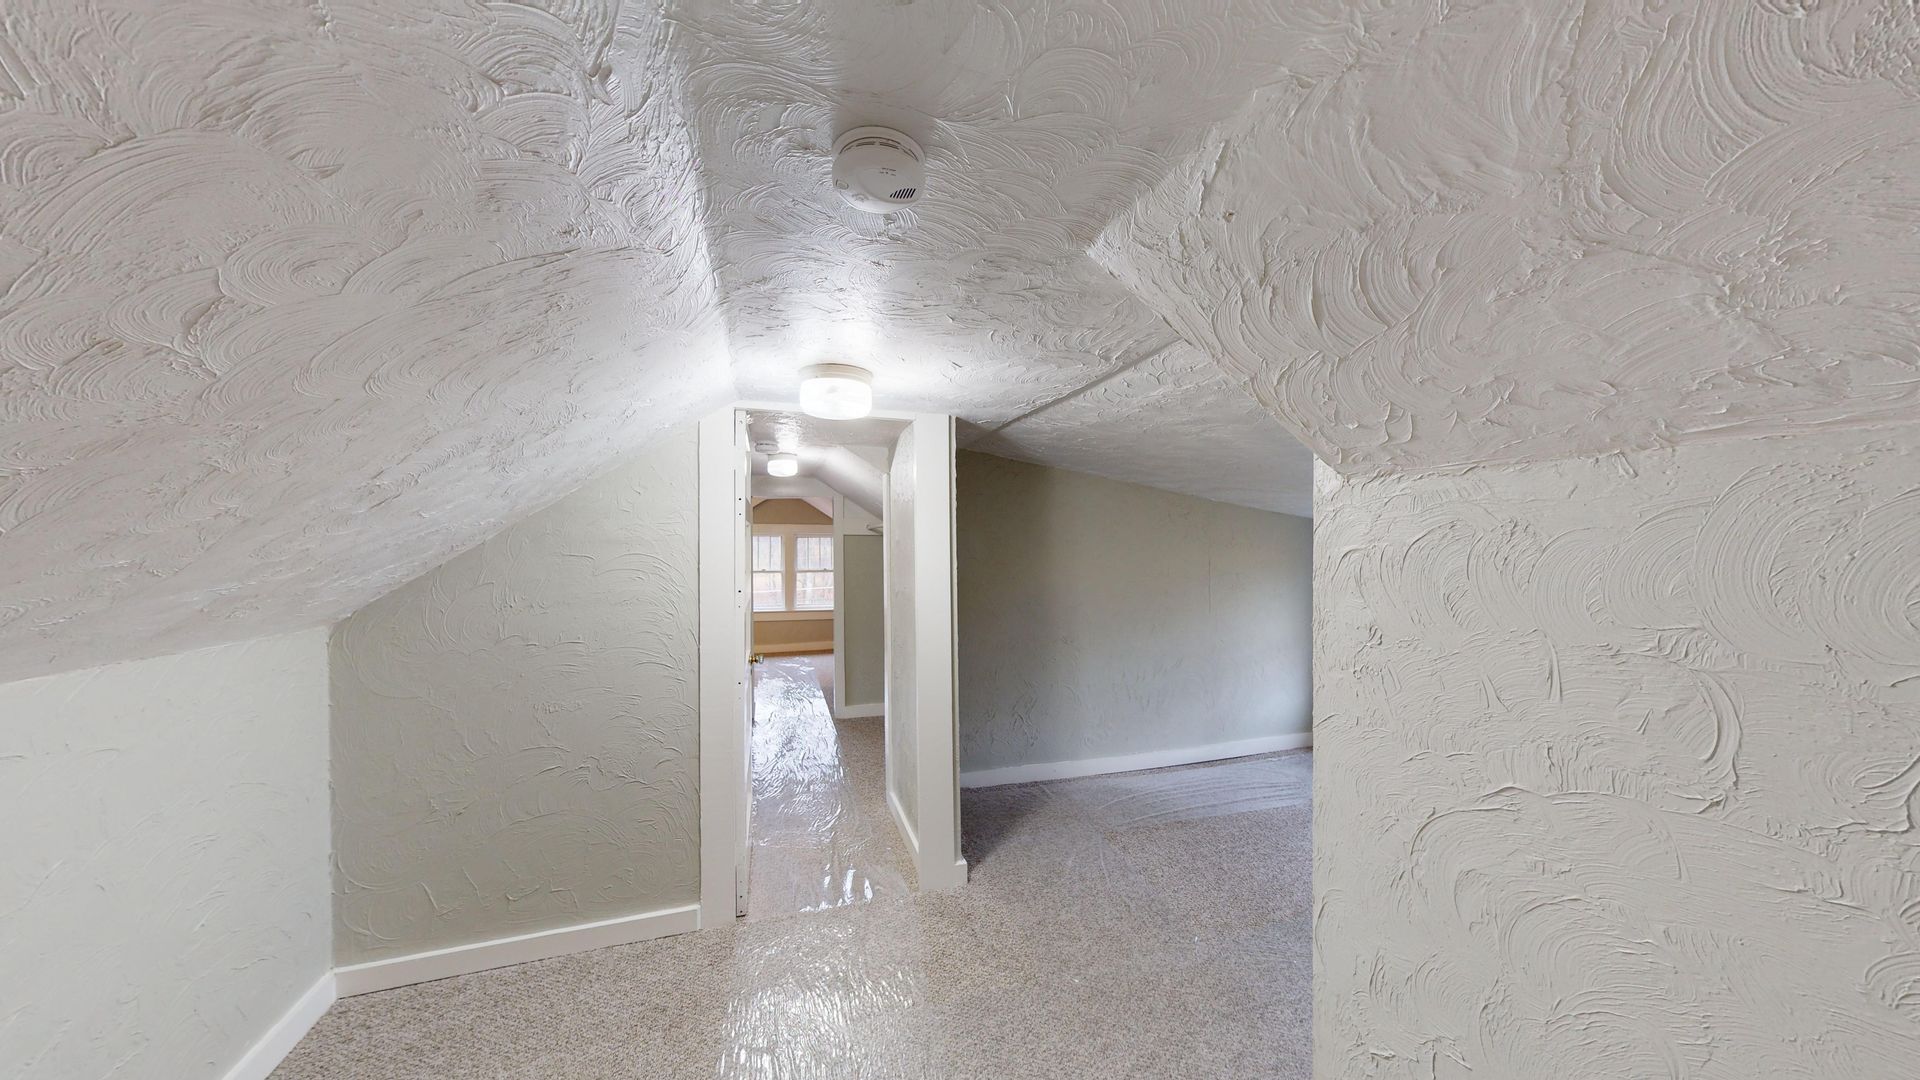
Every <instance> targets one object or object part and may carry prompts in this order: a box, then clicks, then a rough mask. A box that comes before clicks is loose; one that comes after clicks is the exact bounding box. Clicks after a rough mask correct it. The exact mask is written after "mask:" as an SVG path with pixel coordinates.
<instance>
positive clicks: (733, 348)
mask: <svg viewBox="0 0 1920 1080" xmlns="http://www.w3.org/2000/svg"><path fill="white" fill-rule="evenodd" d="M163 7H164V9H165V10H164V13H162V12H161V10H160V9H161V8H163ZM4 18H5V25H4V30H5V32H4V33H3V34H0V679H4V678H13V677H20V676H24V675H32V674H40V673H44V672H48V671H53V670H60V669H65V668H72V667H79V666H84V665H87V664H93V663H100V662H104V661H108V660H115V659H125V658H130V657H134V656H143V655H155V654H159V653H164V652H170V651H175V650H178V649H182V648H188V647H192V646H196V645H203V644H211V643H214V642H217V641H224V640H232V639H236V638H242V637H247V636H252V635H256V634H261V633H268V632H273V631H277V630H281V629H291V628H293V627H296V626H302V625H310V624H312V623H315V622H320V621H324V620H326V619H330V618H333V617H337V616H339V615H342V614H344V613H346V612H348V611H350V610H352V609H353V608H355V607H357V606H359V605H360V604H361V603H363V602H365V601H366V600H368V599H370V598H372V597H373V596H376V595H378V594H380V593H381V592H383V591H385V590H386V589H388V588H390V587H392V586H393V585H395V584H397V583H399V582H401V581H403V580H406V579H407V578H409V577H411V576H413V575H415V574H417V573H419V572H420V571H422V570H424V569H426V568H427V567H429V566H431V565H433V564H435V563H437V562H438V561H440V560H442V559H444V558H445V557H446V556H447V555H449V554H451V553H453V552H455V551H457V550H459V549H461V548H464V547H466V546H469V545H471V544H473V543H475V542H477V541H479V540H480V539H483V538H484V537H485V536H487V535H489V534H490V533H491V532H492V531H494V530H495V529H497V528H498V527H499V526H500V525H501V524H503V523H505V522H506V521H509V520H513V519H515V518H517V517H519V516H522V515H524V514H525V513H527V512H529V511H530V510H532V509H534V508H536V507H538V506H540V505H543V504H544V503H546V502H548V501H550V500H551V499H553V498H555V497H557V496H559V495H561V494H564V493H565V492H566V491H567V490H569V489H570V488H572V487H573V486H574V485H575V484H576V483H578V482H579V481H580V480H582V479H583V478H585V477H586V476H588V475H590V474H591V473H593V472H594V471H596V470H597V469H599V468H601V467H603V466H604V465H606V464H607V463H608V462H609V461H610V460H611V459H612V458H614V457H615V456H617V455H618V454H619V453H621V452H624V451H626V450H628V449H631V448H633V447H635V446H638V445H640V444H642V443H644V442H645V441H646V440H647V439H649V438H650V437H652V436H653V435H655V434H657V433H658V432H660V431H663V430H665V429H666V428H668V427H670V426H673V425H675V424H677V423H680V422H683V421H685V420H687V419H690V418H691V417H693V416H695V415H697V414H698V413H699V412H700V411H702V410H703V409H705V408H707V407H709V406H711V405H713V404H716V403H718V402H720V401H723V400H725V399H726V398H728V397H729V396H731V395H736V394H737V395H739V396H743V397H752V398H762V399H764V398H773V399H787V398H790V396H791V393H792V378H793V371H794V369H795V368H796V367H798V366H799V365H801V364H804V363H807V362H810V361H813V360H818V359H825V358H836V359H844V358H847V357H848V355H849V354H852V355H853V356H856V357H857V358H858V359H860V360H862V361H863V362H866V363H869V364H871V365H872V366H873V367H874V368H875V369H876V372H877V375H878V379H877V386H876V390H877V393H878V395H879V397H880V400H881V401H882V403H883V404H885V405H887V406H890V407H894V408H934V409H940V410H943V411H950V412H954V413H956V414H958V415H959V416H960V417H961V418H962V419H963V420H964V421H965V422H966V423H965V425H964V427H963V430H964V432H965V439H966V440H967V441H970V442H971V443H972V444H973V445H977V446H979V447H981V448H982V449H988V450H993V451H995V452H1001V453H1008V454H1013V455H1016V456H1022V457H1027V458H1029V459H1032V460H1038V461H1042V462H1050V463H1054V464H1062V465H1067V466H1069V467H1074V468H1082V469H1086V470H1088V471H1093V472H1100V473H1103V474H1105V475H1109V476H1114V477H1117V478H1120V479H1132V480H1139V481H1143V482H1150V483H1157V484H1161V485H1163V486H1169V487H1174V488H1175V489H1176V490H1188V491H1191V492H1193V493H1195V494H1202V495H1209V496H1211V497H1218V498H1227V499H1231V500H1234V501H1245V502H1249V503H1250V504H1252V505H1266V506H1268V507H1269V508H1276V509H1301V508H1304V500H1305V498H1306V492H1307V490H1308V480H1307V473H1308V466H1309V463H1310V458H1308V457H1307V455H1306V454H1305V453H1303V452H1302V451H1300V450H1299V448H1298V444H1297V443H1296V442H1295V441H1294V439H1293V437H1292V436H1294V435H1298V436H1299V437H1300V438H1301V439H1303V440H1305V441H1306V442H1308V443H1309V444H1310V445H1312V446H1313V447H1314V448H1315V450H1316V451H1318V452H1319V453H1320V454H1321V455H1323V456H1324V457H1325V458H1326V459H1327V460H1328V461H1329V462H1331V463H1333V464H1334V465H1335V467H1337V468H1340V469H1342V470H1345V471H1349V472H1352V471H1361V470H1369V469H1378V468H1402V467H1427V466H1439V465H1453V464H1462V463H1471V462H1483V461H1516V460H1527V459H1533V458H1545V457H1558V456H1565V455H1569V454H1582V453H1596V452H1605V451H1608V450H1614V449H1621V448H1628V447H1639V446H1654V445H1661V444H1663V443H1668V442H1674V441H1679V440H1683V439H1691V438H1711V437H1720V436H1726V435H1735V434H1751V433H1766V432H1783V431H1798V430H1807V429H1812V428H1819V427H1831V426H1836V425H1877V424H1896V423H1905V422H1909V421H1911V420H1912V419H1913V418H1914V415H1915V411H1916V408H1917V407H1920V401H1917V400H1916V399H1917V397H1920V340H1917V338H1920V286H1917V285H1916V282H1917V281H1920V255H1917V254H1916V252H1920V244H1916V243H1915V241H1916V239H1917V238H1920V152H1917V151H1916V140H1917V139H1920V111H1917V110H1920V89H1917V87H1920V80H1917V79H1916V76H1915V71H1916V68H1915V66H1914V63H1913V57H1914V56H1915V55H1916V53H1917V52H1920V43H1917V42H1916V34H1917V33H1920V30H1916V22H1917V20H1915V18H1914V16H1913V11H1912V6H1911V4H1908V3H1904V2H1897V0H1885V2H1879V3H1873V2H1865V0H1862V2H1858V3H1841V4H1804V3H1767V2H1752V3H1749V2H1746V0H1739V2H1734V0H1714V2H1711V3H1700V4H1666V5H1648V4H1639V3H1632V4H1630V3H1625V2H1619V3H1605V2H1602V3H1576V2H1573V0H1490V2H1482V3H1455V4H1433V3H1425V2H1420V3H1381V4H1365V3H1354V2H1352V0H1311V2H1300V3H1294V2H1284V0H1038V2H1034V3H1019V4H1014V3H987V4H971V5H968V4H948V3H937V2H934V0H920V2H918V3H904V4H903V3H896V2H892V0H819V2H814V3H800V2H797V0H796V2H792V3H778V4H773V3H769V4H755V5H745V4H739V5H736V4H721V3H707V2H698V3H696V2H692V0H685V2H680V0H669V2H665V3H661V2H658V0H656V2H654V3H633V2H627V3H621V2H618V0H577V2H566V0H555V2H554V3H552V4H551V5H540V4H534V3H509V2H497V3H485V2H482V0H329V2H328V3H326V4H320V5H316V4H309V3H300V2H295V0H280V2H275V0H260V2H257V3H242V2H228V3H222V2H217V0H181V2H175V3H166V4H164V5H163V4H161V3H159V0H10V2H8V3H7V4H6V7H5V9H4ZM863 122H880V123H889V124H893V125H895V126H899V127H902V128H904V129H905V130H907V131H908V132H909V133H910V134H913V135H915V136H916V137H918V138H920V140H921V141H922V142H923V144H925V145H926V146H927V147H928V149H929V157H930V160H929V173H930V183H929V195H928V197H927V199H926V201H925V202H924V203H923V204H922V205H921V206H920V207H918V208H916V209H915V210H914V211H913V212H911V213H904V214H900V215H896V216H895V217H893V218H889V219H886V220H884V221H883V220H879V219H874V218H869V217H865V216H862V215H858V214H855V213H853V212H852V211H850V210H846V209H843V208H842V207H840V206H839V205H838V203H837V202H835V201H834V199H833V197H832V195H831V194H830V192H829V191H828V190H827V186H826V179H825V178H826V169H827V163H826V160H825V150H826V147H827V146H828V144H829V143H830V141H831V138H832V136H833V134H834V133H835V132H836V131H838V130H840V129H843V128H844V127H846V126H849V125H851V124H854V123H863ZM1249 401H1252V402H1254V403H1255V406H1258V407H1250V406H1249V405H1248V402H1249ZM1262 465H1265V466H1267V468H1268V471H1269V473H1270V477H1271V478H1270V479H1269V480H1263V479H1261V478H1259V477H1258V475H1257V474H1255V478H1254V479H1253V480H1252V482H1251V483H1248V482H1246V477H1247V476H1248V472H1247V470H1248V469H1250V468H1252V469H1257V468H1259V467H1260V466H1262Z"/></svg>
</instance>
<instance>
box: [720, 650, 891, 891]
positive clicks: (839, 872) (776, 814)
mask: <svg viewBox="0 0 1920 1080" xmlns="http://www.w3.org/2000/svg"><path fill="white" fill-rule="evenodd" d="M832 664H833V658H832V657H829V656H820V657H812V656H794V657H779V658H769V659H767V660H764V661H762V662H761V663H759V664H756V665H754V685H753V708H754V726H753V740H752V743H751V746H752V755H753V758H752V760H753V820H752V823H751V824H750V825H749V827H748V832H747V835H748V842H749V846H750V852H749V861H748V867H747V873H748V879H747V884H748V896H747V917H748V918H749V919H764V918H768V917H772V916H778V915H791V914H794V913H797V912H802V911H817V910H820V909H822V908H833V907H840V906H843V905H846V904H856V903H861V902H864V901H868V900H874V899H880V898H899V897H903V896H906V895H907V894H908V892H909V891H910V884H911V882H912V875H913V870H912V860H911V859H910V858H909V856H908V854H907V850H906V846H905V844H904V843H903V842H902V841H901V839H900V836H899V832H898V830H897V829H896V828H895V826H894V823H893V818H892V816H891V815H890V814H889V813H888V812H887V804H886V789H885V784H886V780H885V775H884V774H885V765H884V753H885V749H884V746H883V741H882V724H881V721H880V719H879V718H878V717H873V718H862V719H854V720H842V721H835V720H834V719H833V717H832V715H831V713H830V712H829V711H828V708H827V702H826V696H825V695H826V692H827V691H828V690H829V688H830V687H831V685H832V684H831V678H832V675H831V671H832Z"/></svg>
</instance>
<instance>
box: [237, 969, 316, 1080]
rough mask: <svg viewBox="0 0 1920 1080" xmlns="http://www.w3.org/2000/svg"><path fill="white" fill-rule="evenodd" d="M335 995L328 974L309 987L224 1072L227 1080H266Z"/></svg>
mask: <svg viewBox="0 0 1920 1080" xmlns="http://www.w3.org/2000/svg"><path fill="white" fill-rule="evenodd" d="M334 995H335V990H334V981H333V972H331V971H329V972H327V973H326V974H324V975H322V976H320V978H319V980H318V981H317V982H315V983H314V984H313V985H312V986H310V987H308V988H307V992H306V993H304V994H301V995H300V1000H298V1001H296V1002H294V1003H293V1007H292V1008H290V1009H288V1010H287V1011H286V1013H285V1014H284V1015H282V1016H281V1017H280V1019H278V1020H276V1021H274V1024H273V1026H272V1027H270V1028H268V1029H267V1033H266V1034H264V1035H262V1036H260V1038H259V1040H258V1041H256V1042H255V1043H254V1044H253V1045H252V1046H251V1047H248V1048H247V1052H246V1053H244V1054H242V1055H240V1060H239V1061H238V1062H236V1063H235V1064H234V1066H233V1068H231V1069H228V1070H227V1075H226V1080H266V1078H267V1076H268V1074H270V1073H272V1072H273V1070H274V1068H275V1067H276V1066H278V1065H279V1064H280V1062H281V1060H282V1059H284V1058H285V1057H286V1056H287V1055H288V1054H289V1053H291V1052H292V1051H293V1048H294V1045H295V1044H296V1043H298V1042H299V1041H300V1039H301V1038H302V1037H303V1036H305V1035H306V1033H307V1032H308V1031H309V1030H310V1029H311V1028H312V1027H313V1025H314V1023H315V1021H317V1020H319V1019H320V1017H321V1016H322V1015H324V1014H325V1013H326V1011H327V1009H328V1008H330V1007H331V1006H332V1005H333V1001H334Z"/></svg>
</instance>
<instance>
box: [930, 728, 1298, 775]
mask: <svg viewBox="0 0 1920 1080" xmlns="http://www.w3.org/2000/svg"><path fill="white" fill-rule="evenodd" d="M1312 745H1313V732H1311V731H1298V732H1292V733H1290V734H1286V735H1267V736H1263V737H1261V738H1258V739H1241V740H1239V741H1237V742H1224V743H1210V744H1207V745H1205V746H1182V747H1176V748H1174V749H1171V750H1149V751H1147V752H1146V753H1141V754H1121V755H1118V756H1115V757H1100V758H1079V759H1077V760H1073V761H1042V762H1036V763H1034V764H1031V765H1006V766H1002V767H1000V768H995V769H975V770H973V771H971V772H963V773H961V774H960V786H961V787H963V788H981V787H999V786H1000V785H1002V784H1031V783H1034V782H1035V781H1039V780H1071V779H1074V778H1075V777H1081V776H1103V775H1105V774H1107V773H1122V772H1139V771H1141V770H1144V769H1164V768H1167V767H1169V766H1172V765H1193V764H1196V763H1198V762H1202V761H1224V760H1226V759H1229V758H1238V757H1250V756H1252V755H1254V754H1271V753H1274V752H1275V751H1279V750H1298V749H1301V748H1303V747H1310V746H1312Z"/></svg>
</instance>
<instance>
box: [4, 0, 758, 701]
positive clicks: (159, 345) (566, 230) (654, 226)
mask: <svg viewBox="0 0 1920 1080" xmlns="http://www.w3.org/2000/svg"><path fill="white" fill-rule="evenodd" d="M0 14H4V19H5V33H4V35H0V223H3V224H0V680H4V679H7V678H17V677H21V676H26V675H32V674H38V673H41V672H45V671H50V670H58V669H63V668H76V667H82V666H86V665H90V664H95V663H100V662H102V661H106V660H111V659H121V658H125V657H127V656H137V655H154V654H158V653H165V652H171V651H177V650H179V649H181V648H186V647H191V646H194V645H200V644H205V643H207V642H209V641H219V640H235V639H239V638H245V637H249V636H254V635H258V634H261V633H267V632H271V631H275V630H280V629H285V628H288V627H292V626H300V625H314V624H318V623H322V622H327V621H330V620H333V619H336V618H339V617H340V616H343V615H345V614H347V613H348V612H350V611H352V610H354V609H355V608H357V607H359V606H360V605H361V604H363V603H365V602H366V601H368V600H370V599H372V598H374V597H375V596H378V595H380V594H381V593H384V592H386V591H387V590H389V589H391V588H393V587H394V586H396V585H398V584H399V583H401V582H403V581H406V580H407V579H409V578H411V577H413V576H414V575H416V574H418V573H420V572H421V571H423V570H425V569H426V568H428V567H430V566H433V565H435V564H437V563H439V562H441V561H443V560H445V559H446V558H447V557H448V556H449V555H451V554H453V553H454V552H456V551H459V550H462V549H465V548H468V547H471V546H472V545H473V544H474V543H476V542H478V541H479V540H481V539H483V538H484V537H485V536H487V535H488V534H490V533H492V532H494V531H496V530H497V529H498V528H500V526H502V525H503V524H505V523H506V522H508V521H511V520H514V519H516V518H518V517H521V516H523V515H524V514H526V513H527V512H528V511H530V510H532V509H534V508H536V507H538V506H540V505H543V504H545V503H547V502H550V501H552V499H553V498H554V496H555V495H556V494H558V493H561V492H565V491H567V490H570V489H572V488H574V487H576V486H578V485H579V484H580V483H581V482H583V481H584V480H586V479H587V478H588V477H589V476H591V475H592V474H593V473H595V472H598V471H600V470H602V469H604V468H606V466H607V464H608V463H609V462H610V461H611V460H613V459H614V458H615V457H616V456H618V455H619V454H621V453H623V452H625V451H628V450H631V449H632V448H634V447H635V446H637V445H639V444H640V443H642V442H644V441H645V440H647V439H649V438H651V437H653V436H655V435H657V434H659V433H660V432H661V431H663V430H664V429H665V428H666V427H667V426H669V425H670V424H673V423H677V422H679V421H681V420H684V419H686V418H687V417H688V416H690V415H692V414H693V413H695V412H697V411H698V410H699V409H701V408H704V407H707V406H708V405H710V404H717V403H718V402H719V401H721V400H723V399H724V398H725V397H726V396H727V395H728V394H730V393H731V382H730V378H729V376H728V373H727V368H726V352H725V344H724V335H723V327H722V326H721V324H720V322H719V320H718V318H717V315H716V309H715V297H714V284H713V279H712V274H711V267H710V265H709V261H708V256H707V252H706V248H705V244H704V234H703V233H702V231H701V230H700V228H699V225H698V217H699V213H700V185H699V182H698V175H697V173H696V172H695V169H694V148H693V146H692V142H691V139H690V136H689V133H688V131H687V129H686V127H685V123H684V113H685V109H684V107H683V106H682V104H681V102H680V100H679V97H678V92H677V84H676V82H675V80H674V77H673V68H672V66H671V64H670V63H669V62H668V61H667V59H666V56H665V38H666V36H667V29H666V26H665V24H664V23H663V22H662V21H661V20H660V19H659V18H658V16H657V13H655V12H652V11H650V10H648V9H647V8H645V7H643V6H642V7H633V6H622V5H617V4H611V3H607V4H599V3H587V4H583V5H581V6H580V7H578V8H574V9H564V8H563V9H556V10H555V11H554V12H552V13H549V12H546V11H542V10H540V9H539V8H536V7H533V6H526V5H518V4H505V3H500V4H473V3H466V2H464V0H425V2H418V3H408V4H404V5H400V4H391V3H386V2H375V0H330V2H328V3H326V4H318V5H314V4H294V3H277V4H226V3H211V2H204V3H181V4H158V3H148V2H143V0H46V2H40V0H11V2H9V3H7V4H6V5H5V7H4V11H3V12H0Z"/></svg>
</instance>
